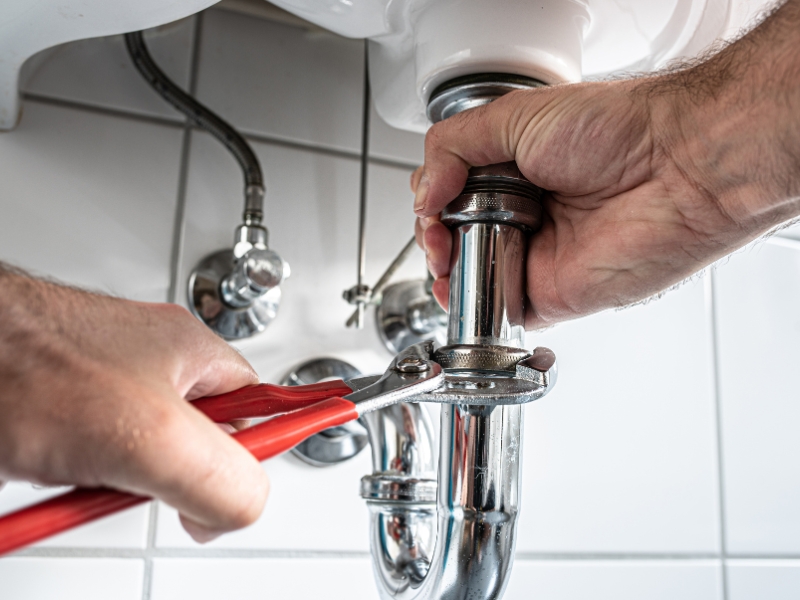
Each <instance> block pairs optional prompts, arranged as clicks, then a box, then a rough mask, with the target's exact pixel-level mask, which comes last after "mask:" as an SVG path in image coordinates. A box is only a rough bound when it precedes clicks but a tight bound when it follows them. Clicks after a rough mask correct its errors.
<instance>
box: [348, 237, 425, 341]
mask: <svg viewBox="0 0 800 600" xmlns="http://www.w3.org/2000/svg"><path fill="white" fill-rule="evenodd" d="M416 242H417V239H416V237H414V236H411V239H410V240H408V242H407V243H406V245H405V246H403V249H402V250H400V253H399V254H398V255H397V256H395V258H394V260H393V261H392V263H391V264H390V265H389V266H388V267H386V270H385V271H384V272H383V275H381V277H380V279H378V282H377V283H376V284H375V287H373V288H372V296H371V299H370V304H375V303H376V302H377V301H378V298H380V295H381V293H382V292H383V289H384V288H385V287H386V285H387V284H388V283H389V281H390V280H391V279H392V277H393V276H394V274H395V272H397V269H399V268H400V267H401V266H402V265H403V263H404V262H405V261H406V259H407V258H408V255H409V254H411V251H412V250H413V249H414V246H415V245H416ZM362 306H363V305H362ZM358 311H359V309H356V310H355V311H353V314H352V315H350V318H349V319H347V323H346V325H347V327H352V325H353V323H355V322H356V320H357V319H358Z"/></svg>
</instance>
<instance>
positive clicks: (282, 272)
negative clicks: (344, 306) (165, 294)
mask: <svg viewBox="0 0 800 600" xmlns="http://www.w3.org/2000/svg"><path fill="white" fill-rule="evenodd" d="M256 187H257V186H256ZM268 237H269V234H268V232H267V230H266V228H265V227H262V226H261V225H253V224H247V223H245V224H244V225H240V226H239V227H237V228H236V232H235V234H234V244H233V249H232V250H220V251H218V252H215V253H213V254H211V255H209V256H206V257H205V258H204V259H203V260H202V261H201V262H200V264H199V265H197V267H195V269H194V271H192V274H191V275H190V276H189V286H188V288H189V308H190V309H191V311H192V312H193V313H194V315H195V316H196V317H197V318H199V319H200V320H201V321H203V323H205V324H206V325H208V326H209V327H210V328H211V329H212V330H214V331H215V332H216V333H218V334H219V335H221V336H222V337H223V338H225V339H226V340H238V339H243V338H248V337H251V336H253V335H255V334H256V333H261V332H262V331H264V330H265V329H266V327H267V325H269V324H270V323H271V322H272V320H273V319H274V318H275V316H276V315H277V313H278V306H279V305H280V300H281V289H280V284H281V283H283V281H284V280H285V279H286V278H287V277H289V276H290V275H291V269H290V268H289V264H288V263H287V262H286V261H284V260H283V259H282V258H281V257H280V256H279V255H278V254H277V253H276V252H275V251H273V250H270V249H269V247H268V246H267V240H268Z"/></svg>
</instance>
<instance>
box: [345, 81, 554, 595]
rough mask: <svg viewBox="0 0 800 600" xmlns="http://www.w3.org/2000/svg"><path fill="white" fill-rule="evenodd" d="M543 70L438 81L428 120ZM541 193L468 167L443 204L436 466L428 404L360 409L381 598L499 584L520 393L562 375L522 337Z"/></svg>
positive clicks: (477, 591)
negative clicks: (444, 270) (442, 342)
mask: <svg viewBox="0 0 800 600" xmlns="http://www.w3.org/2000/svg"><path fill="white" fill-rule="evenodd" d="M535 85H538V82H531V81H523V80H522V78H518V77H513V76H504V75H490V76H482V77H481V76H479V77H477V78H476V77H474V76H470V77H467V78H464V81H461V82H459V81H456V82H451V83H448V84H446V85H445V86H442V88H440V89H439V90H437V91H434V93H433V96H432V99H431V101H430V104H429V108H430V114H431V116H432V117H434V119H433V120H438V119H439V118H445V117H447V116H449V115H451V114H454V113H455V112H458V111H459V110H463V109H464V108H470V107H473V106H478V105H480V104H485V103H487V102H490V101H491V100H493V99H495V98H497V97H499V96H500V95H502V93H505V92H508V91H511V90H513V89H518V88H520V87H521V86H522V87H534V86H535ZM541 194H542V191H541V190H540V189H539V188H537V187H536V186H534V185H532V184H531V183H530V182H529V181H527V180H526V179H525V178H524V177H523V176H522V174H521V173H520V172H519V170H518V169H517V167H516V165H515V164H513V163H506V164H502V165H492V166H489V167H482V168H478V169H472V170H471V172H470V176H469V178H468V180H467V184H466V187H465V189H464V191H463V192H462V194H461V195H460V196H459V197H458V198H457V199H456V200H454V201H453V202H452V203H451V204H450V205H449V206H448V207H447V209H446V210H445V211H444V212H443V213H442V222H443V223H444V224H445V225H447V226H448V227H449V228H450V229H451V230H452V232H453V237H454V244H453V248H454V250H453V268H452V271H451V275H450V314H449V320H448V330H447V345H446V346H443V347H442V348H439V349H438V350H437V351H436V352H434V353H433V355H432V358H433V360H434V362H436V363H437V364H438V365H439V366H441V367H443V368H444V371H445V378H444V384H443V385H441V386H439V387H438V388H436V389H435V390H431V391H428V392H426V393H421V394H419V395H417V396H415V397H414V400H417V401H419V402H439V403H442V405H441V411H440V423H441V425H440V435H439V457H438V470H437V469H436V468H435V466H436V464H437V463H436V462H435V461H434V458H433V454H434V453H433V451H432V448H433V440H434V434H433V431H432V427H431V424H430V421H429V418H428V415H427V412H426V410H425V408H424V407H423V406H422V405H421V404H413V403H405V404H400V405H396V406H392V407H388V408H385V409H382V410H378V411H376V412H374V413H371V414H369V415H365V417H363V421H364V423H365V425H366V427H367V432H368V435H369V439H370V444H371V446H372V458H373V473H372V475H369V476H367V477H365V478H364V479H362V483H361V494H362V496H363V497H364V498H365V499H366V500H367V504H368V506H369V510H370V527H371V533H370V543H371V546H370V547H371V553H372V558H373V570H374V573H375V579H376V581H377V584H378V590H379V594H380V597H381V598H383V599H387V600H388V599H395V598H396V599H402V600H412V599H413V600H489V599H499V598H501V597H502V595H503V591H504V590H505V587H506V584H507V582H508V577H509V574H510V572H511V565H512V562H513V557H514V545H515V532H516V524H517V516H518V513H519V492H520V488H519V482H520V467H521V464H520V463H521V461H520V453H521V449H522V404H523V403H526V402H530V401H532V400H536V399H538V398H541V397H542V396H544V395H545V394H546V393H547V392H548V391H549V390H550V389H551V388H552V386H553V385H554V383H555V379H556V364H555V356H554V354H553V353H552V352H551V351H549V350H547V349H545V348H537V349H536V350H534V351H533V352H532V353H531V352H528V351H526V350H525V349H524V333H525V311H526V291H525V290H526V288H525V279H526V269H530V268H531V267H532V266H534V267H535V265H527V264H526V256H527V238H528V236H529V235H530V234H532V233H535V232H536V231H537V230H538V229H539V227H540V225H541V219H542V206H541Z"/></svg>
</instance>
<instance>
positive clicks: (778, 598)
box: [728, 560, 800, 600]
mask: <svg viewBox="0 0 800 600" xmlns="http://www.w3.org/2000/svg"><path fill="white" fill-rule="evenodd" d="M728 587H729V591H730V594H729V596H728V597H729V598H730V600H762V598H763V599H766V598H769V600H796V599H797V598H800V561H799V560H754V561H745V560H732V561H729V562H728Z"/></svg>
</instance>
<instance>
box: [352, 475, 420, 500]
mask: <svg viewBox="0 0 800 600" xmlns="http://www.w3.org/2000/svg"><path fill="white" fill-rule="evenodd" d="M361 497H362V498H364V499H365V500H382V501H385V502H436V480H435V479H418V478H416V477H407V476H404V475H384V474H379V475H365V476H364V477H362V478H361Z"/></svg>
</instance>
